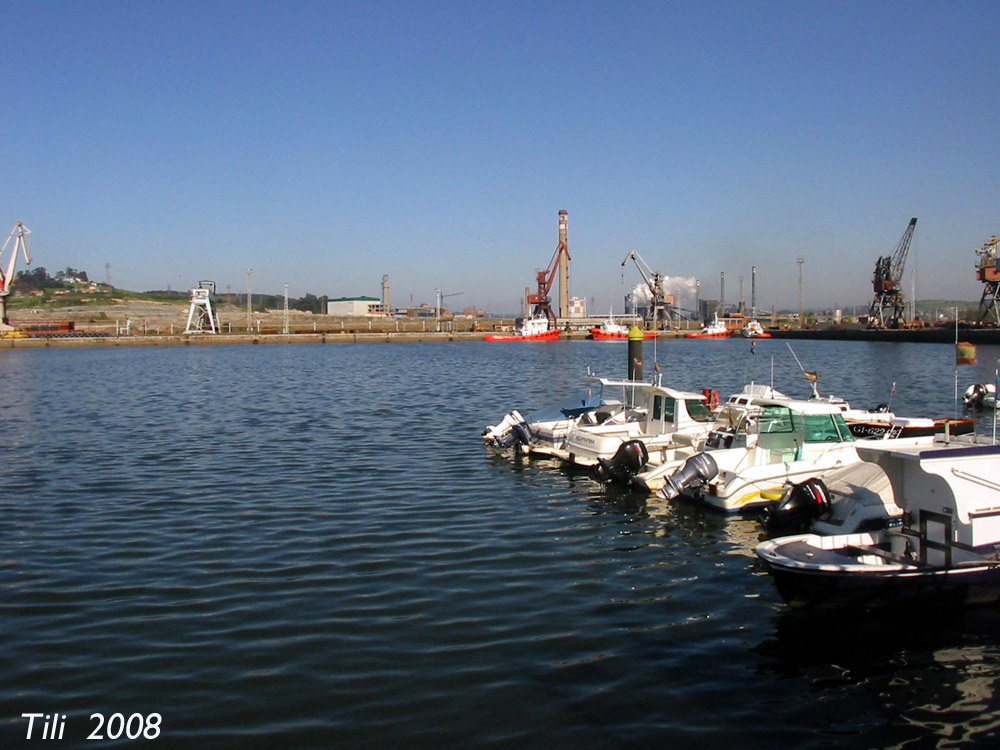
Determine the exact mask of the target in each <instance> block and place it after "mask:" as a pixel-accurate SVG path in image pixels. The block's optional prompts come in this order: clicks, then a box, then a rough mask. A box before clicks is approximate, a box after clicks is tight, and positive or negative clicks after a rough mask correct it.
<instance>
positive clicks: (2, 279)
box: [0, 221, 31, 326]
mask: <svg viewBox="0 0 1000 750" xmlns="http://www.w3.org/2000/svg"><path fill="white" fill-rule="evenodd" d="M29 234H31V230H30V229H28V228H27V227H26V226H24V224H22V223H21V222H19V221H18V222H15V223H14V228H13V229H11V230H10V234H8V235H7V241H6V242H4V243H3V247H2V248H0V259H2V258H3V254H4V252H5V251H6V250H7V245H9V244H10V241H11V240H14V247H13V248H11V252H10V259H9V260H8V261H7V267H6V268H4V267H3V263H2V261H0V323H2V324H3V325H5V326H6V325H10V323H9V322H8V320H7V297H8V296H10V286H11V284H13V283H14V266H15V265H16V264H17V251H18V250H20V251H21V254H22V255H23V256H24V262H25V263H27V264H29V265H30V264H31V251H30V249H29V248H28V241H27V240H26V239H25V238H26V237H27V236H28V235H29Z"/></svg>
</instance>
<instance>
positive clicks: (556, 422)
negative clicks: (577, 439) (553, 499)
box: [482, 375, 649, 455]
mask: <svg viewBox="0 0 1000 750" xmlns="http://www.w3.org/2000/svg"><path fill="white" fill-rule="evenodd" d="M583 382H584V384H585V387H584V388H583V390H581V391H580V392H579V393H577V394H575V395H573V396H571V397H569V398H567V399H564V400H562V401H560V402H558V403H555V404H551V405H549V406H545V407H542V408H541V409H538V410H536V411H532V412H530V413H529V414H528V416H527V417H524V416H522V415H521V413H520V412H519V411H517V410H514V411H511V412H509V413H508V414H506V415H504V417H503V419H501V420H500V421H499V422H498V423H497V424H495V425H490V426H488V427H487V428H486V429H485V430H483V433H482V435H483V442H484V443H486V445H487V447H489V448H490V449H491V450H493V451H496V452H498V453H503V452H506V451H507V450H509V449H511V448H513V449H514V450H516V451H518V452H520V453H538V454H543V455H551V454H552V452H553V451H555V450H558V449H561V448H562V447H563V445H564V443H565V441H566V436H567V434H568V433H569V431H570V430H571V429H572V428H573V427H574V426H575V425H576V424H577V423H583V424H590V425H598V424H603V423H605V422H609V421H611V422H612V423H620V422H625V421H628V420H631V419H637V418H639V417H641V412H640V410H637V409H633V408H632V407H631V406H630V404H631V402H632V400H633V396H632V394H633V393H635V392H636V391H640V390H642V389H644V388H645V387H646V386H648V385H649V383H646V382H643V381H637V380H624V379H620V378H601V377H596V376H593V375H588V376H586V377H585V378H584V379H583Z"/></svg>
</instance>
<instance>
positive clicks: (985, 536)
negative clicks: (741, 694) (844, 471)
mask: <svg viewBox="0 0 1000 750" xmlns="http://www.w3.org/2000/svg"><path fill="white" fill-rule="evenodd" d="M857 450H858V453H859V454H860V456H861V457H862V458H863V459H864V460H865V461H868V462H870V463H871V464H872V465H874V466H877V467H878V468H879V469H880V470H881V471H882V472H884V474H885V476H886V478H887V480H888V482H889V483H890V484H891V486H892V494H893V497H894V502H895V504H896V505H897V506H899V508H900V509H901V510H902V514H901V520H902V523H901V524H900V525H899V526H898V527H896V528H886V529H880V530H875V531H869V532H855V533H847V534H832V535H824V534H818V533H806V534H795V535H790V536H784V537H779V538H777V539H771V540H769V541H766V542H763V543H761V544H759V545H758V546H757V547H756V550H755V551H756V554H757V556H758V557H759V558H760V559H761V560H762V561H763V563H764V564H765V565H766V566H767V569H768V572H769V573H770V574H771V576H772V578H773V580H774V583H775V585H776V586H777V589H778V592H779V594H780V595H781V597H782V598H783V599H784V600H785V602H787V603H788V604H789V605H790V606H792V607H795V608H808V609H821V608H834V607H852V608H879V607H895V606H899V605H901V604H909V603H917V602H919V603H929V604H933V605H934V606H936V607H947V606H954V605H962V604H978V603H996V602H997V601H1000V553H998V550H1000V446H997V445H968V444H965V443H963V442H955V443H948V444H945V443H937V442H935V443H933V444H930V445H928V444H910V445H899V444H897V443H894V442H892V441H884V442H871V443H865V444H861V445H859V447H858V449H857Z"/></svg>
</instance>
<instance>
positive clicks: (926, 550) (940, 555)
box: [858, 443, 1000, 565]
mask: <svg viewBox="0 0 1000 750" xmlns="http://www.w3.org/2000/svg"><path fill="white" fill-rule="evenodd" d="M858 454H859V455H860V456H861V457H862V459H864V460H865V461H871V462H873V463H876V464H878V465H879V466H880V467H881V468H882V470H883V471H884V472H885V473H886V475H887V476H888V477H889V482H890V483H891V484H892V490H893V495H894V496H895V498H896V503H897V504H898V505H899V506H900V507H901V508H902V509H903V511H904V513H906V518H907V525H908V526H909V527H910V528H911V529H914V530H915V531H917V532H918V533H919V534H920V536H921V537H923V545H921V546H922V554H924V555H925V556H926V559H925V560H924V562H927V563H930V564H932V565H933V564H938V565H941V564H943V565H948V564H949V561H950V550H949V549H948V547H950V546H951V545H960V546H966V547H983V546H985V545H1000V445H975V446H970V447H967V448H965V447H963V448H956V447H954V446H951V447H945V446H940V445H939V446H933V445H930V446H928V445H907V446H897V447H883V446H879V445H878V444H874V445H871V446H867V445H865V444H863V443H859V444H858Z"/></svg>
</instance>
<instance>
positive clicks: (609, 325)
mask: <svg viewBox="0 0 1000 750" xmlns="http://www.w3.org/2000/svg"><path fill="white" fill-rule="evenodd" d="M631 330H632V328H631V326H626V325H622V324H621V323H615V320H614V317H613V316H612V315H611V313H608V319H607V320H606V321H604V322H603V323H601V325H599V326H594V327H593V328H591V329H590V337H591V338H592V339H627V338H628V334H629V331H631ZM642 333H643V338H647V339H655V338H656V337H657V336H659V335H660V334H658V333H657V332H656V331H643V332H642Z"/></svg>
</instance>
